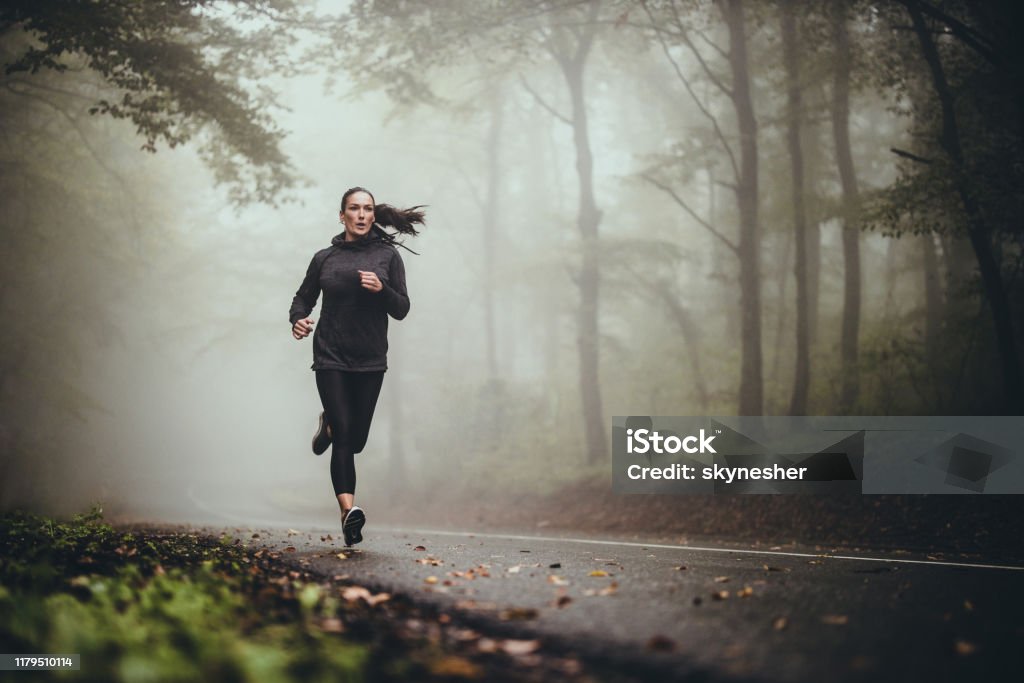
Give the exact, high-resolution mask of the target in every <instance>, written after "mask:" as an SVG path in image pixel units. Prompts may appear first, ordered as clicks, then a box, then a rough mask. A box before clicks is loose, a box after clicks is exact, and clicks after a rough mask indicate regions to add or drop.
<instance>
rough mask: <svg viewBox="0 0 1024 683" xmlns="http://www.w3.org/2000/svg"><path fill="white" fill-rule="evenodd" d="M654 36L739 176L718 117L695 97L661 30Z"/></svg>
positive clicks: (645, 9) (649, 14)
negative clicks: (709, 124) (712, 129)
mask: <svg viewBox="0 0 1024 683" xmlns="http://www.w3.org/2000/svg"><path fill="white" fill-rule="evenodd" d="M641 4H642V5H643V8H644V11H645V12H647V16H648V17H649V18H650V20H651V24H652V25H653V24H654V15H652V14H651V12H650V10H649V9H648V8H647V3H646V2H643V3H641ZM655 36H657V38H658V43H659V44H660V45H661V50H662V52H664V53H665V58H666V59H668V61H669V63H670V64H671V65H672V68H673V70H675V72H676V76H677V77H678V78H679V80H680V81H681V82H682V84H683V87H685V88H686V92H688V93H690V97H691V98H692V99H693V101H694V103H695V104H696V105H697V108H698V109H700V112H701V113H702V114H704V116H705V117H707V119H708V120H709V121H710V122H711V126H712V128H714V131H715V136H716V137H717V138H718V141H719V142H720V143H721V145H722V148H723V149H724V150H725V153H726V156H728V157H729V165H730V166H732V172H733V176H734V177H736V178H739V177H740V168H739V164H738V163H737V161H736V155H735V154H734V153H733V151H732V147H730V146H729V141H728V140H727V139H726V137H725V133H724V132H723V131H722V128H721V127H720V126H719V125H718V119H716V118H715V116H714V115H713V114H712V113H711V112H710V111H709V110H708V108H707V107H705V106H704V103H703V102H701V101H700V98H699V97H697V93H696V92H694V90H693V86H692V85H690V81H689V79H687V78H686V76H685V75H683V70H682V69H681V68H680V67H679V63H678V62H677V61H676V60H675V58H674V57H672V53H671V52H670V51H669V49H668V44H667V43H666V42H665V39H664V38H663V37H662V35H661V32H660V31H659V30H658V29H655Z"/></svg>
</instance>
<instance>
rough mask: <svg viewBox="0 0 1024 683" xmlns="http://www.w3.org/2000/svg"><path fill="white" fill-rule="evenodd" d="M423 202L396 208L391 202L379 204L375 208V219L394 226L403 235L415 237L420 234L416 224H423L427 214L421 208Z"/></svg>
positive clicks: (385, 224) (383, 224)
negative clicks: (405, 207)
mask: <svg viewBox="0 0 1024 683" xmlns="http://www.w3.org/2000/svg"><path fill="white" fill-rule="evenodd" d="M422 208H424V207H423V205H422V204H420V205H418V206H413V207H411V208H408V209H396V208H395V207H393V206H391V205H390V204H377V206H375V207H374V208H373V214H374V218H375V221H376V222H377V223H379V224H380V225H382V226H385V227H390V228H394V229H395V230H397V231H398V232H400V233H401V234H403V235H412V236H413V237H415V236H416V235H418V234H420V233H419V230H417V229H416V227H415V226H417V225H423V224H424V221H425V220H426V214H425V213H424V212H423V211H421V210H420V209H422Z"/></svg>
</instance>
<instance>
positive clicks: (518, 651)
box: [499, 640, 540, 657]
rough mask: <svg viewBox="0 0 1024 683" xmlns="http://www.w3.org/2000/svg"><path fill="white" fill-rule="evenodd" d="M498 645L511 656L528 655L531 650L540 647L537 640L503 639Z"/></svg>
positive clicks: (534, 650)
mask: <svg viewBox="0 0 1024 683" xmlns="http://www.w3.org/2000/svg"><path fill="white" fill-rule="evenodd" d="M499 647H500V648H501V649H502V650H503V651H504V652H505V654H509V655H512V656H513V657H516V656H519V655H528V654H530V653H531V652H536V651H537V650H538V649H539V648H540V641H539V640H503V641H501V644H500V645H499Z"/></svg>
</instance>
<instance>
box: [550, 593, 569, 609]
mask: <svg viewBox="0 0 1024 683" xmlns="http://www.w3.org/2000/svg"><path fill="white" fill-rule="evenodd" d="M571 602H572V598H570V597H569V596H568V595H560V596H558V598H557V599H556V600H555V602H554V605H555V607H558V608H559V609H561V608H562V607H565V606H566V605H568V604H569V603H571Z"/></svg>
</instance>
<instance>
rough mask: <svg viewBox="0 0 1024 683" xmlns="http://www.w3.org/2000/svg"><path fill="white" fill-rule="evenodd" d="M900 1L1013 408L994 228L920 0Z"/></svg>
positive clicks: (1015, 371) (1014, 384) (1010, 342)
mask: <svg viewBox="0 0 1024 683" xmlns="http://www.w3.org/2000/svg"><path fill="white" fill-rule="evenodd" d="M904 6H905V7H906V8H907V11H908V12H909V14H910V18H911V21H912V22H913V24H914V32H915V33H916V34H917V38H918V41H919V42H920V44H921V52H922V53H923V55H924V59H925V62H927V64H928V69H929V71H930V72H931V76H932V84H933V86H934V87H935V94H936V95H937V96H938V98H939V103H940V105H941V108H942V137H941V139H940V144H941V145H942V148H943V150H945V152H946V155H947V156H948V157H949V161H950V163H951V165H952V170H953V182H954V186H955V187H956V190H957V195H959V198H960V202H961V204H962V205H963V207H964V213H965V214H966V215H967V236H968V238H970V241H971V247H972V248H973V249H974V255H975V257H976V258H977V259H978V269H979V271H980V273H981V282H982V287H983V288H984V291H985V296H986V298H987V299H988V303H989V307H990V310H991V312H992V321H993V324H994V326H995V333H996V343H997V345H998V348H999V360H1000V365H1001V367H1002V375H1003V393H1004V400H1005V407H1006V409H1007V411H1008V412H1009V413H1011V414H1013V413H1016V412H1018V411H1020V410H1021V409H1024V383H1022V379H1021V368H1020V360H1019V359H1018V357H1017V346H1016V343H1015V341H1014V332H1013V321H1012V318H1011V313H1010V303H1009V300H1008V298H1007V296H1006V289H1005V288H1004V287H1003V279H1002V275H1001V273H1000V272H999V263H998V260H997V259H996V256H995V253H994V251H993V249H992V231H991V229H990V228H989V226H988V224H987V222H986V221H985V217H984V216H983V215H982V212H981V207H980V205H979V203H978V200H977V199H976V198H975V196H974V194H973V193H972V192H971V189H970V187H969V185H968V179H967V169H966V164H965V162H964V154H963V147H962V145H961V142H960V129H959V125H958V124H957V120H956V113H955V110H954V106H953V93H952V91H951V90H950V88H949V83H948V82H947V81H946V74H945V72H944V71H943V68H942V61H941V59H940V57H939V52H938V50H937V49H936V48H935V43H934V42H933V41H932V36H931V33H930V32H929V30H928V27H927V26H926V25H925V23H924V17H923V16H922V15H921V9H920V7H919V6H918V3H917V2H916V1H915V0H904Z"/></svg>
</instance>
